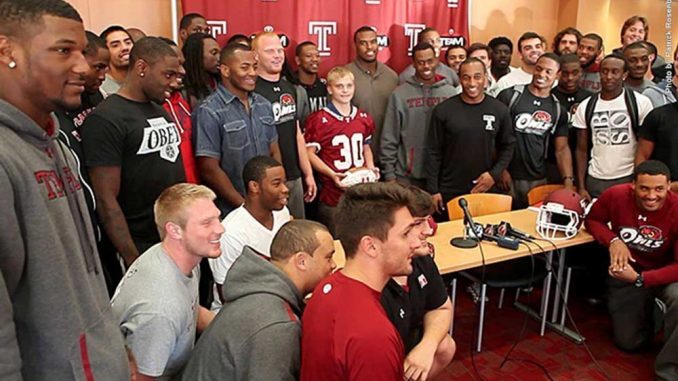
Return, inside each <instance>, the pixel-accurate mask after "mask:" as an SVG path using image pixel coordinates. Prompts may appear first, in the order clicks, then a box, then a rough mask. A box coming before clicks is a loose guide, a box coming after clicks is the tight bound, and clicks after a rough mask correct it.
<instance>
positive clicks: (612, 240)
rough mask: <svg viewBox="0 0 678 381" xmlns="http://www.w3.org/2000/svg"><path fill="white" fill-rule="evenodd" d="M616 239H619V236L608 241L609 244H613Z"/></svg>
mask: <svg viewBox="0 0 678 381" xmlns="http://www.w3.org/2000/svg"><path fill="white" fill-rule="evenodd" d="M614 241H619V237H614V238H612V239H611V240H610V242H608V243H607V246H611V245H612V243H613V242H614Z"/></svg>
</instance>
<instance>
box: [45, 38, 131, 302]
mask: <svg viewBox="0 0 678 381" xmlns="http://www.w3.org/2000/svg"><path fill="white" fill-rule="evenodd" d="M85 35H86V37H87V46H86V47H85V50H84V54H85V59H86V60H87V64H88V66H89V68H88V70H87V72H86V73H85V76H84V78H85V91H83V92H82V95H81V96H80V101H81V103H80V107H78V108H75V109H63V110H59V111H57V112H55V115H56V116H57V118H59V140H61V141H62V142H63V143H64V144H65V145H66V146H67V147H68V148H70V150H71V152H72V153H73V155H74V156H75V158H76V160H77V164H78V175H79V176H80V179H81V180H82V182H83V185H84V191H85V195H86V197H85V200H86V201H87V209H88V210H89V215H90V217H91V219H92V227H93V228H94V236H95V238H96V240H97V249H98V250H99V257H100V258H101V263H102V265H103V268H104V277H105V278H106V287H107V288H108V293H109V295H113V291H115V286H117V285H118V282H119V281H120V278H122V269H121V268H120V262H118V258H117V254H116V253H115V250H114V249H113V246H112V245H111V243H110V241H109V240H108V237H107V236H106V234H104V232H103V231H102V229H101V227H100V224H99V219H98V218H97V216H96V211H95V205H96V202H95V198H94V192H93V191H92V187H91V181H90V179H89V175H88V173H87V169H86V168H85V158H84V154H83V152H82V137H81V135H80V133H81V132H82V131H81V130H80V128H81V127H82V125H83V123H84V122H85V119H86V118H87V116H88V115H89V114H90V113H91V112H92V111H94V109H95V108H96V106H98V105H99V103H101V102H102V101H103V100H104V97H103V94H102V93H101V91H100V90H99V88H100V86H101V84H102V83H103V81H104V79H105V76H106V71H108V61H109V58H110V54H109V53H108V48H107V47H106V43H105V42H104V40H103V39H102V38H101V37H99V36H97V35H96V34H94V33H92V32H90V31H86V32H85Z"/></svg>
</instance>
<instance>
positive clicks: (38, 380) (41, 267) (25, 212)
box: [0, 0, 130, 381]
mask: <svg viewBox="0 0 678 381" xmlns="http://www.w3.org/2000/svg"><path fill="white" fill-rule="evenodd" d="M85 47H86V40H85V29H84V27H83V24H82V19H81V18H80V15H79V14H78V12H77V11H76V10H75V9H73V7H72V6H70V5H69V4H68V3H66V2H64V1H60V0H3V1H0V83H2V86H0V210H2V212H1V213H0V225H1V226H2V229H0V252H1V253H2V259H1V260H0V379H2V380H31V381H47V380H60V381H75V380H83V379H95V378H96V379H97V380H103V381H109V380H110V381H119V380H127V379H129V378H130V370H129V366H128V362H127V355H126V353H125V349H124V343H123V341H122V338H121V336H120V333H119V332H118V331H117V329H116V327H115V322H114V320H113V319H112V316H111V315H110V308H109V306H108V303H107V300H108V295H107V293H106V287H105V283H104V277H103V273H102V271H101V263H100V262H99V258H98V255H97V249H96V241H95V238H94V233H93V229H92V223H91V220H90V216H89V215H88V214H87V204H86V202H85V198H84V194H83V190H82V188H83V184H82V183H81V181H80V179H79V177H78V175H77V171H78V166H77V163H76V161H75V159H74V157H73V155H71V153H70V152H69V150H68V148H67V147H66V146H65V145H64V144H63V143H61V142H60V141H59V140H58V139H57V135H58V134H59V127H58V123H57V122H56V120H55V119H54V118H53V116H52V115H51V113H52V112H54V111H56V110H58V109H63V108H68V109H74V108H78V107H80V102H81V93H82V92H83V90H84V89H85V83H86V82H85V76H86V73H87V71H88V70H89V65H88V63H87V60H86V59H85V57H84V56H83V51H84V50H85Z"/></svg>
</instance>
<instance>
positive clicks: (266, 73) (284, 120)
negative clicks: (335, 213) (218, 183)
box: [252, 32, 317, 218]
mask: <svg viewBox="0 0 678 381" xmlns="http://www.w3.org/2000/svg"><path fill="white" fill-rule="evenodd" d="M252 50H253V51H254V55H255V57H256V59H257V67H256V71H257V82H256V87H255V91H256V92H257V93H259V94H261V95H263V96H264V98H266V99H268V101H269V102H271V105H272V110H273V119H274V122H275V125H276V128H277V130H278V144H279V146H280V156H281V158H282V164H283V166H284V167H285V175H286V176H287V188H289V190H290V200H289V208H290V213H291V214H292V215H293V216H294V218H304V217H305V210H304V202H311V201H313V199H314V198H315V196H316V190H317V189H316V184H315V179H314V178H313V169H312V168H311V163H310V162H309V159H308V154H307V153H306V141H305V140H304V136H303V135H302V134H301V126H300V123H299V115H298V113H297V107H298V106H299V105H300V104H301V101H300V98H299V97H298V96H297V95H298V93H297V90H296V88H295V87H294V85H293V84H291V83H289V82H287V80H285V79H283V78H282V74H281V73H282V69H283V63H284V62H285V50H284V49H283V46H282V43H281V42H280V37H278V35H277V34H275V33H272V32H264V33H260V34H258V35H257V36H256V37H255V38H254V40H252Z"/></svg>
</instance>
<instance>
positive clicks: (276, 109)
mask: <svg viewBox="0 0 678 381" xmlns="http://www.w3.org/2000/svg"><path fill="white" fill-rule="evenodd" d="M254 91H255V92H257V93H259V94H261V95H262V96H263V97H264V98H266V99H268V100H269V102H271V105H272V107H273V118H274V119H275V124H276V127H277V130H278V146H279V147H280V155H281V156H282V161H283V163H282V164H283V167H284V168H285V175H286V176H287V180H296V179H298V178H299V177H301V170H300V169H299V152H298V151H297V91H296V89H295V88H294V85H293V84H291V83H289V82H287V81H286V80H283V79H280V80H279V81H277V82H270V81H267V80H265V79H263V78H261V77H258V78H257V86H256V87H255V89H254Z"/></svg>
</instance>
